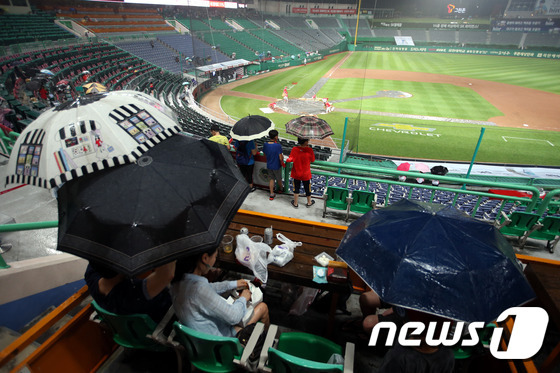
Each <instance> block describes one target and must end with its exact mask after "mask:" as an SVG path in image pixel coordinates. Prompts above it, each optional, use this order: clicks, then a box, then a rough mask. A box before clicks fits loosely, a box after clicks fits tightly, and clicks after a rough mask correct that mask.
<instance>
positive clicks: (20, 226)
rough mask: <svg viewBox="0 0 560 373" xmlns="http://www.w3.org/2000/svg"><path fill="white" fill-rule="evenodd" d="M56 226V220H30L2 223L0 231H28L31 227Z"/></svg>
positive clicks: (45, 227) (44, 227)
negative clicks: (29, 221) (28, 221)
mask: <svg viewBox="0 0 560 373" xmlns="http://www.w3.org/2000/svg"><path fill="white" fill-rule="evenodd" d="M57 227H58V220H49V221H38V222H31V223H13V224H2V225H0V233H2V232H16V231H28V230H32V229H47V228H57Z"/></svg>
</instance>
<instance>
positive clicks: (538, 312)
mask: <svg viewBox="0 0 560 373" xmlns="http://www.w3.org/2000/svg"><path fill="white" fill-rule="evenodd" d="M510 316H513V317H515V322H514V325H513V329H512V331H511V335H510V337H509V342H508V344H507V350H505V351H499V346H500V341H501V339H502V333H503V328H501V327H496V328H494V330H493V331H492V339H491V341H490V353H491V354H492V355H493V356H494V357H495V358H497V359H528V358H531V357H533V356H534V355H535V354H536V353H537V352H538V351H539V350H540V349H541V347H542V344H543V341H544V336H545V333H546V327H547V325H548V314H547V313H546V311H545V310H544V309H542V308H540V307H512V308H508V309H507V310H505V311H504V312H502V313H501V314H500V316H498V318H497V319H496V322H502V321H506V320H507V318H508V317H510ZM436 327H437V323H436V322H430V323H429V324H428V330H427V331H426V343H427V344H428V345H430V346H440V345H442V346H455V345H456V344H457V343H459V340H460V339H461V337H462V336H463V329H464V327H465V323H464V322H462V321H461V322H457V323H456V324H455V332H454V333H453V335H452V336H451V337H450V336H449V334H450V333H449V331H450V330H451V328H452V322H451V321H446V322H444V323H443V325H442V327H441V331H440V335H439V337H436V336H435V334H436ZM484 327H485V323H484V322H482V321H477V322H472V323H470V324H468V326H467V334H468V336H467V337H466V338H463V339H462V340H461V346H463V347H468V346H474V345H476V344H477V343H478V342H479V336H478V332H477V330H478V329H483V328H484ZM381 329H387V331H388V334H387V339H386V341H385V346H392V345H393V343H394V341H395V335H396V333H397V326H396V325H395V323H393V322H391V321H382V322H380V323H378V324H376V325H375V326H374V327H373V330H372V331H371V336H370V339H369V343H368V345H369V346H376V345H377V339H378V337H379V331H380V330H381ZM424 329H425V325H424V324H423V323H421V322H416V321H410V322H407V323H405V324H404V325H403V326H402V327H401V329H400V331H399V336H398V341H399V344H400V345H401V346H419V345H420V340H419V339H414V338H410V336H415V335H416V336H417V335H420V334H422V333H423V332H424Z"/></svg>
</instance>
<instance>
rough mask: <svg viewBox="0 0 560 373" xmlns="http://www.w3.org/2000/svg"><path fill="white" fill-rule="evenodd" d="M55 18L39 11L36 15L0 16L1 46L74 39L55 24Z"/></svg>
mask: <svg viewBox="0 0 560 373" xmlns="http://www.w3.org/2000/svg"><path fill="white" fill-rule="evenodd" d="M54 19H55V17H54V16H53V15H51V14H49V13H46V12H42V11H37V12H36V14H30V15H19V14H2V15H0V45H13V44H21V43H29V42H34V41H41V40H58V39H64V38H74V35H73V34H71V33H69V32H68V31H66V30H63V29H62V28H60V27H59V26H58V25H56V24H55V23H54Z"/></svg>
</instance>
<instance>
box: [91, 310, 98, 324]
mask: <svg viewBox="0 0 560 373" xmlns="http://www.w3.org/2000/svg"><path fill="white" fill-rule="evenodd" d="M89 321H93V322H94V323H96V324H101V318H100V317H99V315H98V314H97V311H93V312H92V313H91V315H89Z"/></svg>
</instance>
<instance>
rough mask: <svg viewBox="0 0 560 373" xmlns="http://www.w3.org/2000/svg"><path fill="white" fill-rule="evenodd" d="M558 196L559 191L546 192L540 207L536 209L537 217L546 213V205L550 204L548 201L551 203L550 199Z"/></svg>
mask: <svg viewBox="0 0 560 373" xmlns="http://www.w3.org/2000/svg"><path fill="white" fill-rule="evenodd" d="M558 194H560V189H554V190H551V191H550V192H548V193H547V194H546V197H544V199H543V201H542V203H541V205H540V206H539V208H538V209H537V214H538V215H542V214H544V212H545V211H546V209H547V207H548V204H549V203H550V201H552V198H553V197H554V196H556V195H558Z"/></svg>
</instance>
